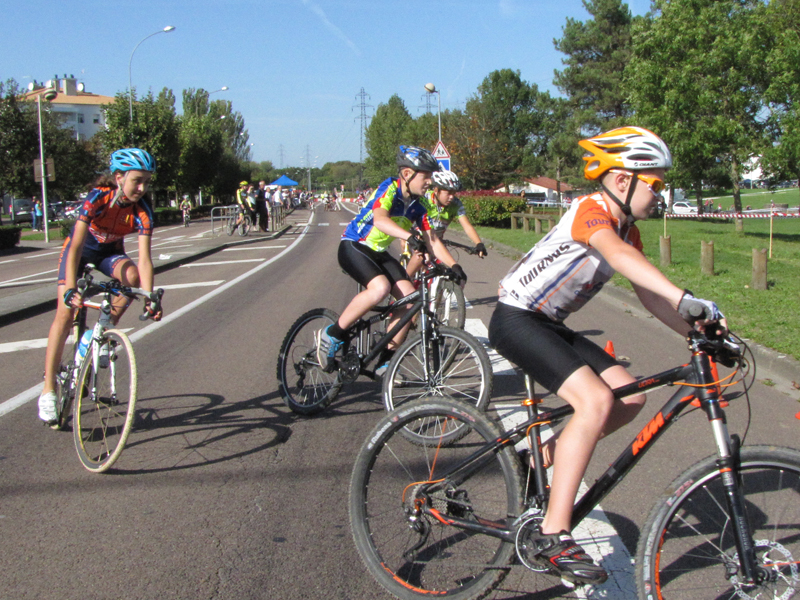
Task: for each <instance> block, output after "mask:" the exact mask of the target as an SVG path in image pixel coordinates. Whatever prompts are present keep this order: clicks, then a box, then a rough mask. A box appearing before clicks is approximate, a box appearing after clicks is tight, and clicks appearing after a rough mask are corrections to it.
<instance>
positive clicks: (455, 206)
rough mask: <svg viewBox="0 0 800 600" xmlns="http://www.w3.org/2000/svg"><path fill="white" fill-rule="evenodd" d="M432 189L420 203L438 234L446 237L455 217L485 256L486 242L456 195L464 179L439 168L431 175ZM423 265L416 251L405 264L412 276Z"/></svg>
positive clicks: (479, 254)
mask: <svg viewBox="0 0 800 600" xmlns="http://www.w3.org/2000/svg"><path fill="white" fill-rule="evenodd" d="M431 188H432V189H431V190H429V191H428V192H427V193H426V194H425V196H424V197H423V198H422V199H421V200H420V203H421V204H422V205H423V206H424V207H425V209H426V210H427V211H428V221H429V222H430V224H431V228H432V229H433V231H434V232H435V233H436V235H437V236H438V237H439V239H443V238H444V233H445V231H447V227H448V226H449V225H450V223H452V222H453V221H454V220H455V219H456V218H458V223H459V225H461V227H462V228H463V229H464V233H466V234H467V237H468V238H469V239H470V240H471V241H472V243H473V244H475V249H476V250H477V251H478V256H480V257H481V258H483V257H484V256H486V254H487V252H486V246H484V245H483V242H482V241H481V237H480V236H479V235H478V232H477V231H475V228H474V227H473V226H472V223H470V221H469V217H467V210H466V209H465V208H464V205H463V204H462V203H461V200H459V199H458V197H457V196H456V192H458V191H459V190H461V181H460V180H459V179H458V175H456V174H455V173H453V172H452V171H438V172H436V173H434V174H433V175H432V176H431ZM421 266H422V255H421V254H418V253H415V254H413V255H412V256H411V259H410V260H409V261H408V265H407V266H406V271H407V272H408V274H409V276H411V277H412V278H413V276H414V275H416V274H417V271H419V268H420V267H421Z"/></svg>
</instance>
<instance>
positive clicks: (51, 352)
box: [39, 148, 161, 424]
mask: <svg viewBox="0 0 800 600" xmlns="http://www.w3.org/2000/svg"><path fill="white" fill-rule="evenodd" d="M110 171H111V172H110V173H109V174H105V175H102V176H101V177H100V178H99V179H98V180H97V181H96V182H95V183H94V184H93V186H92V190H91V192H90V193H89V195H88V196H87V197H86V200H85V201H84V202H83V205H82V206H81V209H80V212H79V214H78V220H77V221H76V222H75V225H74V226H73V228H72V232H71V233H70V235H69V237H68V238H67V239H66V240H65V241H64V246H63V247H62V250H61V256H60V257H59V261H58V294H57V302H58V306H57V308H56V316H55V318H54V319H53V324H52V325H51V327H50V335H49V336H48V339H47V353H46V356H45V367H44V389H43V390H42V393H41V395H40V396H39V418H40V419H41V420H42V421H44V422H45V423H48V424H52V423H53V422H54V421H55V419H56V394H55V389H56V374H57V372H58V365H59V364H61V355H62V354H63V352H64V345H65V344H66V341H67V337H68V336H69V333H70V327H71V325H72V320H73V315H74V312H75V310H76V309H78V308H80V306H81V303H82V298H81V296H80V293H79V291H78V289H77V280H78V276H79V275H80V273H81V272H82V270H83V267H84V266H85V265H86V264H88V263H92V264H94V265H95V266H96V267H97V268H98V269H99V270H100V271H101V272H103V273H104V274H105V275H107V276H108V277H113V278H115V279H119V280H120V281H121V282H122V283H123V284H124V285H126V286H130V287H139V288H142V289H144V290H147V291H152V290H153V261H152V258H151V255H150V244H151V239H152V234H153V209H152V208H151V207H150V204H149V203H148V202H147V200H145V198H144V196H145V194H146V193H147V191H148V189H149V186H150V180H151V179H152V177H153V173H155V171H156V161H155V159H153V157H152V156H150V154H149V153H148V152H146V151H144V150H141V149H139V148H125V149H122V150H117V151H116V152H114V153H113V154H112V155H111V164H110ZM134 232H138V234H139V264H138V265H136V264H135V263H134V262H133V261H132V260H131V259H130V258H129V257H128V256H127V255H126V254H125V247H124V244H123V238H124V237H125V236H126V235H128V234H130V233H134ZM126 308H127V300H126V298H125V297H124V296H123V297H121V298H117V299H116V300H115V302H114V306H113V308H112V319H113V321H114V323H116V322H117V321H118V320H119V318H120V317H121V316H122V314H123V313H124V312H125V309H126ZM152 316H153V317H154V318H155V319H156V320H158V319H160V318H161V314H160V312H159V313H158V314H153V315H152Z"/></svg>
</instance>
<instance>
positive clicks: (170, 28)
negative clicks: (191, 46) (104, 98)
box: [128, 25, 175, 130]
mask: <svg viewBox="0 0 800 600" xmlns="http://www.w3.org/2000/svg"><path fill="white" fill-rule="evenodd" d="M170 31H175V27H173V26H172V25H167V26H166V27H164V29H159V30H158V31H156V32H155V33H151V34H150V35H148V36H147V37H146V38H144V39H143V40H142V41H141V42H139V43H138V44H136V46H135V47H134V48H133V52H131V58H130V60H129V61H128V110H129V112H130V122H131V130H132V129H133V84H132V83H131V65H132V64H133V55H134V54H135V53H136V49H137V48H138V47H139V46H141V45H142V42H144V41H145V40H147V39H150V38H151V37H153V36H154V35H158V34H159V33H169V32H170Z"/></svg>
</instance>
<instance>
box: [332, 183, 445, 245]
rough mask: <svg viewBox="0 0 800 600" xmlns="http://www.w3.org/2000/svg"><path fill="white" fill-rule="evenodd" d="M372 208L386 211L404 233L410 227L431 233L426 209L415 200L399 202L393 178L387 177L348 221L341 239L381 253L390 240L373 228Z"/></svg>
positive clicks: (401, 194) (391, 238) (396, 186)
mask: <svg viewBox="0 0 800 600" xmlns="http://www.w3.org/2000/svg"><path fill="white" fill-rule="evenodd" d="M376 208H384V209H386V210H387V211H388V212H389V218H390V219H391V220H392V221H394V222H395V223H397V224H398V225H399V226H400V227H402V228H403V229H405V230H406V231H411V227H412V226H416V227H418V228H420V229H421V230H423V231H430V230H431V226H430V223H429V222H428V214H427V213H428V211H427V209H426V208H425V207H424V206H423V205H422V204H421V203H420V202H419V200H416V199H407V198H403V192H402V191H401V189H400V183H399V182H398V180H397V179H396V178H394V177H389V179H387V180H386V181H384V182H383V183H381V184H380V185H379V186H378V187H377V188H376V189H375V191H374V192H373V193H372V195H371V196H370V197H369V200H367V203H366V205H365V206H364V208H363V209H361V212H360V213H358V215H356V218H355V219H353V220H352V221H350V224H349V225H348V226H347V228H346V229H345V230H344V233H343V234H342V239H343V240H351V241H353V242H359V243H360V244H364V245H365V246H367V247H368V248H371V249H372V250H375V251H376V252H385V251H386V250H387V249H388V248H389V245H390V244H391V243H392V240H394V237H392V236H391V235H388V234H386V233H383V232H382V231H380V230H379V229H378V228H376V227H375V224H374V216H375V213H374V211H375V209H376Z"/></svg>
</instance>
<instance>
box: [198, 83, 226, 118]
mask: <svg viewBox="0 0 800 600" xmlns="http://www.w3.org/2000/svg"><path fill="white" fill-rule="evenodd" d="M227 91H228V86H227V85H223V86H222V87H221V88H219V89H218V90H214V91H213V92H208V97H209V98H210V97H211V94H216V93H217V92H227ZM199 114H200V104H199V103H198V102H195V103H194V115H195V116H199ZM224 116H225V115H223V117H224Z"/></svg>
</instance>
